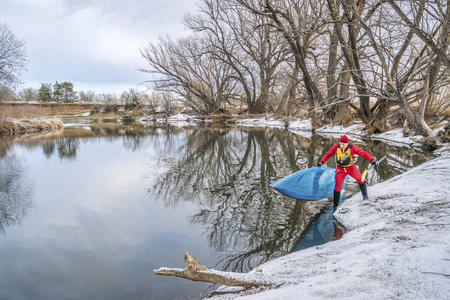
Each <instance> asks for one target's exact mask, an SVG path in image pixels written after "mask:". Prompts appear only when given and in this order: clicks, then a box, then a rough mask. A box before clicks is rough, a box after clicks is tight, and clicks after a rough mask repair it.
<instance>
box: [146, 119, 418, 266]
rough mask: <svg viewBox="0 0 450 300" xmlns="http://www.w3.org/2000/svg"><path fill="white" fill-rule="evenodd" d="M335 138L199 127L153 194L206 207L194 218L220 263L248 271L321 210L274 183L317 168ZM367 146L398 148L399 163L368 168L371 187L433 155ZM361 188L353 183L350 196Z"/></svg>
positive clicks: (377, 151)
mask: <svg viewBox="0 0 450 300" xmlns="http://www.w3.org/2000/svg"><path fill="white" fill-rule="evenodd" d="M335 142H336V141H335V140H331V139H326V138H323V137H320V136H313V137H312V138H311V139H310V138H305V137H301V136H299V135H296V134H293V133H287V132H284V131H280V130H268V129H241V130H237V129H232V128H221V129H217V128H200V129H197V130H194V131H193V132H192V134H190V135H189V136H188V139H187V142H186V145H185V146H183V148H182V149H179V151H177V152H178V153H179V154H178V155H179V156H180V155H181V157H179V158H178V160H177V162H176V163H175V164H173V166H172V167H171V168H170V170H168V171H167V172H166V174H165V176H164V177H162V178H161V180H160V181H159V182H158V184H157V185H155V186H154V187H153V188H152V189H149V194H155V193H156V194H158V195H159V196H161V195H163V196H164V197H163V198H164V199H166V200H165V201H166V205H168V206H175V207H176V206H177V205H178V202H179V199H189V200H188V201H194V202H197V203H198V204H199V205H200V207H201V209H200V211H199V212H198V213H197V214H195V215H193V216H192V217H191V221H192V222H193V223H197V224H202V226H203V227H204V228H205V236H207V238H208V241H209V243H210V246H211V247H212V248H214V249H216V251H218V252H220V253H222V259H221V260H220V262H219V263H218V267H219V268H221V269H226V270H233V271H248V270H249V269H251V268H253V267H255V266H256V265H258V264H260V263H261V262H264V261H266V260H269V259H271V258H274V257H276V256H279V255H282V254H284V253H287V252H288V251H289V250H290V249H292V247H293V246H294V244H295V243H296V242H297V240H298V238H299V233H301V232H303V231H304V230H305V228H306V226H307V225H308V224H309V223H310V221H311V218H312V217H313V215H314V214H315V213H316V212H317V210H316V209H315V203H311V202H304V201H295V200H292V199H290V198H287V197H284V196H281V195H280V194H278V193H276V192H274V191H273V190H271V189H270V188H268V184H269V183H271V182H273V181H275V180H276V179H279V178H281V177H283V176H285V175H288V174H290V173H292V172H295V171H298V170H300V169H305V168H308V167H312V166H314V165H315V164H316V162H317V161H318V160H319V159H320V158H321V157H322V156H323V155H324V154H325V152H326V151H328V149H329V148H330V147H331V146H332V144H334V143H335ZM364 148H365V149H367V150H369V151H370V152H371V153H373V154H374V155H376V156H377V157H381V155H382V154H383V155H384V153H386V152H390V153H391V152H392V153H395V154H394V155H393V164H392V165H391V164H389V166H384V167H383V168H380V169H379V170H378V171H375V170H371V171H370V172H369V177H368V182H369V185H373V184H375V183H377V182H379V181H382V180H386V179H388V178H390V177H392V176H393V175H396V174H398V173H401V172H403V171H404V170H406V169H408V168H410V167H412V166H413V165H415V164H417V163H420V162H423V161H425V160H426V158H425V157H424V156H423V155H418V154H416V153H414V152H413V151H410V150H407V149H398V148H394V147H392V146H387V145H384V144H382V143H379V142H369V143H367V144H366V145H365V146H364ZM330 161H331V163H329V164H328V165H329V166H331V167H334V166H333V162H332V160H330ZM357 165H358V167H359V168H360V169H361V170H364V169H365V168H368V167H369V162H368V161H366V160H363V159H360V160H359V161H357ZM369 168H370V167H369ZM358 189H359V188H358V185H357V184H356V182H350V183H349V185H348V187H347V196H348V195H351V194H352V193H355V192H357V191H359V190H358ZM331 215H332V214H331Z"/></svg>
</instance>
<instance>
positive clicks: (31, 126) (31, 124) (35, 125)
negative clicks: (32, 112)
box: [0, 118, 64, 134]
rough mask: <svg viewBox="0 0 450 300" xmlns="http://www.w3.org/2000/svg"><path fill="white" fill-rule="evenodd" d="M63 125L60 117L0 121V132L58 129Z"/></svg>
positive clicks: (12, 132)
mask: <svg viewBox="0 0 450 300" xmlns="http://www.w3.org/2000/svg"><path fill="white" fill-rule="evenodd" d="M63 126H64V123H63V121H62V119H61V118H33V119H21V120H14V119H11V120H2V121H0V134H14V133H18V132H31V131H40V130H51V129H58V128H61V127H63Z"/></svg>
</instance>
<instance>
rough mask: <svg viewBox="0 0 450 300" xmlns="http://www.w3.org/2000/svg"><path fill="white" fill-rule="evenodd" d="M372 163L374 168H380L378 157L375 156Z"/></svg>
mask: <svg viewBox="0 0 450 300" xmlns="http://www.w3.org/2000/svg"><path fill="white" fill-rule="evenodd" d="M372 165H373V167H374V168H378V166H379V165H380V163H379V162H378V161H377V158H376V157H374V158H373V160H372Z"/></svg>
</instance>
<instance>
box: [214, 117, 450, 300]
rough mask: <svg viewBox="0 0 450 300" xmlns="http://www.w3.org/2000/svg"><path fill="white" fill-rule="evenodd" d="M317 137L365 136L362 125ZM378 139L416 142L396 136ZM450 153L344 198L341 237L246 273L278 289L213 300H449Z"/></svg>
mask: <svg viewBox="0 0 450 300" xmlns="http://www.w3.org/2000/svg"><path fill="white" fill-rule="evenodd" d="M249 123H251V122H249ZM262 124H264V123H263V122H262V121H261V122H260V123H259V124H258V125H259V126H261V125H262ZM267 126H270V124H269V125H267ZM304 126H305V124H303V123H302V124H301V123H298V124H296V125H294V124H291V126H290V127H289V130H292V131H302V130H308V127H307V126H305V127H304ZM319 131H320V132H321V133H324V134H336V136H340V135H342V134H348V135H349V137H350V138H351V137H354V138H356V137H357V136H362V135H361V134H358V132H360V131H361V124H356V125H354V126H352V127H350V128H336V127H335V128H331V127H330V128H322V129H320V130H319ZM372 138H374V137H372ZM375 138H379V139H384V140H385V141H387V142H395V143H397V142H400V143H404V144H409V145H413V144H415V142H414V141H412V140H411V139H407V138H404V137H403V134H402V133H401V131H397V130H395V131H393V132H388V133H385V134H382V135H378V136H375ZM445 147H446V148H445V149H444V150H440V151H438V152H436V153H439V154H440V156H439V157H438V158H436V159H434V160H432V161H429V162H427V163H424V164H422V165H420V166H418V167H416V168H413V169H411V170H409V171H407V172H405V173H404V174H401V175H399V176H396V177H394V178H392V179H390V180H387V181H385V182H382V183H379V184H377V185H375V186H371V187H369V188H368V193H369V196H370V200H368V201H363V200H362V196H361V194H357V195H355V196H353V197H352V198H350V199H348V200H346V201H345V202H344V203H343V204H342V205H341V206H340V207H339V208H338V210H337V211H336V212H335V217H336V219H337V220H338V221H339V222H340V223H342V224H343V225H344V226H345V227H346V229H347V232H346V233H345V234H344V236H343V237H342V239H340V240H337V241H333V242H330V243H327V244H324V245H321V246H318V247H313V248H309V249H305V250H302V251H298V252H295V253H292V254H289V255H286V256H283V257H280V258H278V259H275V260H272V261H269V262H267V263H265V264H263V265H260V266H259V267H257V268H255V269H254V270H252V271H250V272H249V273H248V276H249V277H250V278H251V277H252V276H255V278H258V279H261V276H263V277H265V278H266V279H267V280H268V281H271V282H274V283H275V284H276V287H275V288H273V289H256V290H253V291H246V292H241V293H237V292H236V291H235V288H233V289H231V288H228V287H221V288H220V289H219V290H218V291H219V292H220V293H223V292H227V291H233V290H234V291H235V292H234V293H228V294H227V293H225V294H217V295H214V296H212V297H211V298H210V299H215V300H225V299H235V298H239V299H241V298H242V299H248V300H250V299H252V300H253V299H255V300H256V299H258V300H267V299H274V300H275V299H277V300H290V299H355V300H356V299H357V300H362V299H371V300H373V299H450V233H449V231H450V176H449V175H450V147H449V145H445Z"/></svg>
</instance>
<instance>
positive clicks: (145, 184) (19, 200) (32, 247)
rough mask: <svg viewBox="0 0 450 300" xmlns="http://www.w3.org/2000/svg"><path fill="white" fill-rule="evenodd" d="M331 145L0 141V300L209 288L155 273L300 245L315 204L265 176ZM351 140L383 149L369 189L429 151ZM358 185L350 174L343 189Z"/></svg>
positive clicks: (236, 135)
mask: <svg viewBox="0 0 450 300" xmlns="http://www.w3.org/2000/svg"><path fill="white" fill-rule="evenodd" d="M335 142H336V140H335V139H330V138H325V137H322V136H319V135H313V136H312V137H311V138H310V137H302V136H300V135H297V134H294V133H291V132H285V131H282V130H278V129H267V128H238V127H214V126H196V127H186V128H178V127H176V126H161V127H153V126H144V125H141V124H134V125H129V126H123V125H121V124H117V123H98V124H97V123H95V124H94V123H92V124H72V125H68V126H66V127H65V128H64V129H61V130H58V131H51V132H42V133H38V134H24V135H21V136H14V137H7V136H3V137H0V171H1V173H0V255H1V257H2V259H1V261H0V299H5V300H7V299H14V300H20V299H34V300H38V299H46V300H52V299H58V300H61V299H124V298H126V299H155V300H159V299H199V298H201V297H203V296H206V295H208V294H209V293H210V292H211V291H213V290H214V289H215V287H214V286H212V285H210V284H207V283H200V282H190V281H188V280H184V279H180V278H174V277H163V276H156V275H154V274H153V270H154V269H157V268H159V267H163V266H164V267H175V268H183V267H184V260H183V256H184V254H185V252H187V251H188V252H190V253H191V254H192V255H193V256H195V257H196V258H197V259H198V260H199V261H200V262H201V263H202V264H204V265H205V266H207V267H210V268H216V269H219V270H227V271H236V272H247V271H248V270H250V269H252V268H254V267H255V266H257V265H259V264H260V263H262V262H264V261H267V260H269V259H272V258H275V257H278V256H280V255H283V254H286V253H288V252H290V251H292V250H293V249H295V248H296V247H297V248H298V245H299V243H301V241H299V238H300V236H301V235H302V232H304V231H305V230H306V229H308V228H310V226H309V227H308V224H309V225H310V223H311V220H312V219H313V217H314V215H315V213H316V212H317V205H315V203H314V202H304V201H298V200H293V199H290V198H287V197H285V196H282V195H280V194H279V193H277V192H276V191H274V190H272V189H271V188H269V187H268V184H269V183H271V182H273V181H275V180H277V179H279V178H281V177H284V176H286V175H288V174H290V173H292V172H295V171H298V170H301V169H305V168H308V167H312V166H315V164H316V163H317V161H318V160H319V159H320V158H321V157H322V156H323V155H324V153H325V152H326V151H327V150H328V149H329V148H330V147H331V146H332V144H333V143H335ZM357 144H358V145H359V146H361V147H362V148H363V149H364V150H367V151H370V152H371V153H372V154H374V155H375V156H377V157H381V156H383V155H384V154H385V153H388V152H389V153H390V155H391V156H390V158H389V160H388V161H387V162H386V163H385V165H382V166H381V167H380V168H379V169H378V171H376V172H375V171H373V170H372V171H371V172H369V176H368V183H369V185H373V184H375V183H377V182H380V181H384V180H386V179H388V178H391V177H392V176H394V175H397V174H399V173H402V172H404V171H405V170H407V169H409V168H412V167H414V166H416V165H419V164H421V163H423V162H425V161H426V160H428V159H429V158H431V157H430V156H427V155H426V154H424V153H418V152H416V151H414V150H412V149H410V148H407V147H395V146H390V145H387V144H384V143H382V142H376V141H368V142H357ZM357 165H358V166H359V168H360V169H361V170H363V169H365V168H367V166H368V162H367V161H364V160H363V159H359V160H358V161H357ZM328 166H331V167H332V166H333V163H332V162H331V160H330V163H328ZM357 191H358V186H357V184H356V183H355V182H354V181H353V182H352V181H349V183H348V186H347V191H346V194H347V197H348V196H349V195H351V194H353V193H355V192H357ZM296 245H297V246H296ZM302 248H304V246H302Z"/></svg>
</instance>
